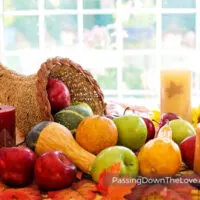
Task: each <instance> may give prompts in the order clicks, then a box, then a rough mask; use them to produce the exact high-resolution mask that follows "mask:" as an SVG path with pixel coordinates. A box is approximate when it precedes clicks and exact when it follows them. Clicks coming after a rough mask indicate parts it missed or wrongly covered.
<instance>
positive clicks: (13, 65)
mask: <svg viewBox="0 0 200 200" xmlns="http://www.w3.org/2000/svg"><path fill="white" fill-rule="evenodd" d="M5 66H6V67H8V68H9V69H12V70H14V71H16V72H21V71H22V67H21V65H20V58H19V57H18V56H6V58H5Z"/></svg>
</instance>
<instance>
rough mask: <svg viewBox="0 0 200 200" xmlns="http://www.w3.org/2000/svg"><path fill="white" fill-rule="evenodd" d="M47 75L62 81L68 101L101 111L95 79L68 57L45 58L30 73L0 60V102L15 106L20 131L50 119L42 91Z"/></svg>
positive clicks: (101, 104)
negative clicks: (11, 66) (68, 96)
mask: <svg viewBox="0 0 200 200" xmlns="http://www.w3.org/2000/svg"><path fill="white" fill-rule="evenodd" d="M50 77H51V78H57V79H60V80H62V81H63V82H64V83H65V84H66V86H67V87H68V89H69V91H70V94H71V101H72V103H75V102H86V103H88V104H89V105H90V106H91V108H92V109H93V112H94V113H95V114H103V113H104V112H105V107H106V106H105V103H104V96H103V93H102V91H101V89H100V87H99V85H98V83H97V82H96V80H94V78H93V76H92V75H91V74H90V73H89V72H88V71H86V70H84V69H83V68H82V67H81V66H80V65H79V64H77V63H75V62H73V61H72V60H70V59H67V58H60V57H56V58H52V59H48V60H47V61H46V62H44V63H43V64H42V65H41V67H40V69H39V71H38V72H37V73H36V74H34V75H30V76H23V75H20V74H17V73H15V72H13V71H11V70H9V69H7V68H6V67H4V66H3V65H2V64H0V104H7V105H12V106H14V107H15V108H16V125H17V128H18V129H19V130H20V131H21V132H23V133H25V134H26V133H27V132H28V131H29V130H30V129H31V128H32V127H33V126H34V125H36V124H37V123H39V122H41V121H44V120H53V117H52V115H51V107H50V103H49V100H48V95H47V91H46V87H47V81H48V78H50Z"/></svg>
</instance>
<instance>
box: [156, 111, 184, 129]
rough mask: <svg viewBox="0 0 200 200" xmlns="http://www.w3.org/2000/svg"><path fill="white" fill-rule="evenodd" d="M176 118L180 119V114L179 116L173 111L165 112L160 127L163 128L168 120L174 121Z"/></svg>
mask: <svg viewBox="0 0 200 200" xmlns="http://www.w3.org/2000/svg"><path fill="white" fill-rule="evenodd" d="M174 119H180V116H178V115H177V114H175V113H171V112H167V113H163V114H162V115H161V119H160V123H159V129H161V128H162V127H163V126H164V125H165V124H166V123H167V122H169V121H172V120H174Z"/></svg>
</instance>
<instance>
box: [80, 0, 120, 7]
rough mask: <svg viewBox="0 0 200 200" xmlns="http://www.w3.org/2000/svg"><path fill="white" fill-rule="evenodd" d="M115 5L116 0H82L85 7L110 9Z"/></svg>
mask: <svg viewBox="0 0 200 200" xmlns="http://www.w3.org/2000/svg"><path fill="white" fill-rule="evenodd" d="M115 6H116V0H83V7H84V8H85V9H112V8H114V7H115Z"/></svg>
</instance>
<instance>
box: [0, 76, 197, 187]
mask: <svg viewBox="0 0 200 200" xmlns="http://www.w3.org/2000/svg"><path fill="white" fill-rule="evenodd" d="M47 90H48V95H49V100H50V104H51V106H52V113H53V114H54V119H55V122H51V121H43V122H41V123H39V124H38V125H36V126H35V127H33V129H32V130H31V131H30V132H29V133H28V134H27V135H26V138H25V144H26V147H10V148H2V149H0V177H1V179H2V181H4V182H5V183H6V184H9V185H12V186H25V185H27V184H30V183H31V182H32V181H33V180H35V182H36V183H37V184H38V186H39V187H40V188H41V189H43V190H58V189H62V188H66V187H69V186H70V185H71V184H72V183H73V182H74V181H75V176H76V170H77V169H78V170H81V171H82V172H83V173H86V174H88V175H90V177H91V178H92V179H93V181H95V182H97V183H98V182H99V179H100V176H101V174H102V173H103V172H104V171H105V170H107V169H110V168H111V167H112V166H113V165H115V164H116V163H118V164H120V165H119V166H120V176H128V177H132V178H133V177H134V178H136V177H137V176H138V175H141V176H146V177H165V176H174V175H175V174H177V172H179V170H180V167H181V163H182V161H184V162H185V164H186V165H188V167H189V168H192V167H193V160H194V146H195V129H194V127H193V126H192V125H191V124H190V123H189V122H187V121H185V120H183V119H181V118H180V117H179V116H177V115H176V114H174V113H164V114H162V115H161V116H160V118H159V122H158V127H157V129H156V128H155V124H154V123H155V121H153V120H152V119H151V118H147V117H142V116H141V115H139V114H137V113H134V112H131V113H130V112H129V113H126V112H124V114H123V115H120V116H110V115H109V114H108V115H104V116H100V115H94V114H93V111H92V109H91V108H90V106H89V105H88V104H86V103H85V102H80V103H77V104H71V100H70V93H69V91H68V89H67V87H66V86H65V85H64V84H63V83H62V82H61V81H59V80H55V79H50V80H49V84H48V88H47Z"/></svg>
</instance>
